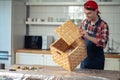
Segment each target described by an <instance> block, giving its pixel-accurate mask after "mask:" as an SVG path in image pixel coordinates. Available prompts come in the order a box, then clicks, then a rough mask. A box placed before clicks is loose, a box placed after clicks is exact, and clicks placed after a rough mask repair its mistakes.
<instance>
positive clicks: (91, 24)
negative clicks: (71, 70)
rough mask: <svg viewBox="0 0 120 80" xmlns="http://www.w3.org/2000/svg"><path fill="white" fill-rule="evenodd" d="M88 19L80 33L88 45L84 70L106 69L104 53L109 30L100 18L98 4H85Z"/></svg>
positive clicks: (83, 63)
mask: <svg viewBox="0 0 120 80" xmlns="http://www.w3.org/2000/svg"><path fill="white" fill-rule="evenodd" d="M84 13H85V14H86V19H85V20H83V21H82V25H81V27H80V33H81V34H82V38H83V39H84V40H85V41H86V45H87V55H88V56H87V58H86V59H85V60H84V61H83V62H82V63H81V68H83V69H104V62H105V57H104V51H103V49H104V48H105V46H106V44H107V42H108V38H109V29H108V25H107V23H106V22H105V21H104V20H102V19H101V18H100V16H99V13H100V12H99V10H98V4H97V3H96V2H95V1H92V0H89V1H87V2H86V3H85V4H84Z"/></svg>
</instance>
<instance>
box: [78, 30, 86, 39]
mask: <svg viewBox="0 0 120 80" xmlns="http://www.w3.org/2000/svg"><path fill="white" fill-rule="evenodd" d="M80 33H81V34H82V36H83V37H84V38H87V37H88V33H87V31H86V30H83V29H80Z"/></svg>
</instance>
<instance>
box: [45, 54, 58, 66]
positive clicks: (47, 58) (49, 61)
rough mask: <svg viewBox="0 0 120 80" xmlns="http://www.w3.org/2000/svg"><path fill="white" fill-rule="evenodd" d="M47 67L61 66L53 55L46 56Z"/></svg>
mask: <svg viewBox="0 0 120 80" xmlns="http://www.w3.org/2000/svg"><path fill="white" fill-rule="evenodd" d="M44 57H45V58H44V59H45V65H46V66H59V65H58V64H57V63H55V62H54V61H53V58H52V55H47V54H46V55H44Z"/></svg>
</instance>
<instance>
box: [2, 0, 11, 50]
mask: <svg viewBox="0 0 120 80" xmlns="http://www.w3.org/2000/svg"><path fill="white" fill-rule="evenodd" d="M11 4H12V3H11V0H7V1H4V0H0V51H9V52H10V51H11V45H10V44H11Z"/></svg>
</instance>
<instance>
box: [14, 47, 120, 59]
mask: <svg viewBox="0 0 120 80" xmlns="http://www.w3.org/2000/svg"><path fill="white" fill-rule="evenodd" d="M15 53H32V54H51V53H50V50H33V49H17V50H15ZM105 57H106V58H119V59H120V54H115V53H114V54H112V53H105Z"/></svg>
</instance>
